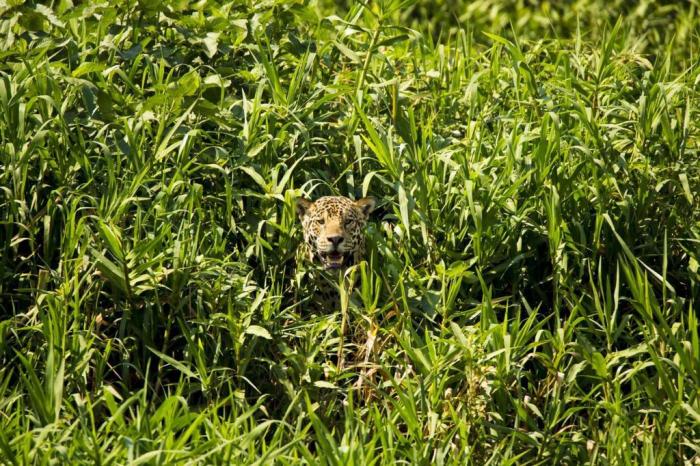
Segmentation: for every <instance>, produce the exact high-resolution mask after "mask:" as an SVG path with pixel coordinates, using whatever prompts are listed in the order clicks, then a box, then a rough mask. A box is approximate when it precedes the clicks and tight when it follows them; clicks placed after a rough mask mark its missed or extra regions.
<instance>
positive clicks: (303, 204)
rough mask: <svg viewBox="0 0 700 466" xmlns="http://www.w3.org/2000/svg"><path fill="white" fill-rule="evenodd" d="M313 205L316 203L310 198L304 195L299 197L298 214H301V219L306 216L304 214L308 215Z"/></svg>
mask: <svg viewBox="0 0 700 466" xmlns="http://www.w3.org/2000/svg"><path fill="white" fill-rule="evenodd" d="M312 205H314V203H313V202H311V201H310V200H308V199H305V198H303V197H300V198H299V199H297V215H298V216H299V220H302V219H303V218H304V215H306V212H308V211H309V209H310V208H311V206H312Z"/></svg>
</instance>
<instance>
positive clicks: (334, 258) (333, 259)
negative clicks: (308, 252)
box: [318, 251, 350, 270]
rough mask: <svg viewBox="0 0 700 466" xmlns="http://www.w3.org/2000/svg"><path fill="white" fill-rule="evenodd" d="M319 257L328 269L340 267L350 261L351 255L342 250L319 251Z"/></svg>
mask: <svg viewBox="0 0 700 466" xmlns="http://www.w3.org/2000/svg"><path fill="white" fill-rule="evenodd" d="M318 257H319V259H320V261H321V265H323V268H324V269H326V270H336V269H340V268H343V267H345V266H347V265H349V263H350V255H349V254H343V253H342V252H340V251H329V252H319V253H318Z"/></svg>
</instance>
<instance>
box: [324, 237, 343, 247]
mask: <svg viewBox="0 0 700 466" xmlns="http://www.w3.org/2000/svg"><path fill="white" fill-rule="evenodd" d="M326 239H327V240H328V241H329V242H330V243H332V244H333V246H334V247H336V248H337V247H338V245H340V243H342V242H343V236H342V235H333V236H326Z"/></svg>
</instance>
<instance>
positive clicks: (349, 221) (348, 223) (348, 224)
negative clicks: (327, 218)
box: [345, 219, 352, 227]
mask: <svg viewBox="0 0 700 466" xmlns="http://www.w3.org/2000/svg"><path fill="white" fill-rule="evenodd" d="M350 225H352V219H347V220H345V226H346V227H349V226H350Z"/></svg>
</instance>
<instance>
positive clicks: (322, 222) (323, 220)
mask: <svg viewBox="0 0 700 466" xmlns="http://www.w3.org/2000/svg"><path fill="white" fill-rule="evenodd" d="M316 221H317V222H318V224H319V225H323V224H324V223H326V219H325V218H323V217H319V218H318V220H316Z"/></svg>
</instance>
